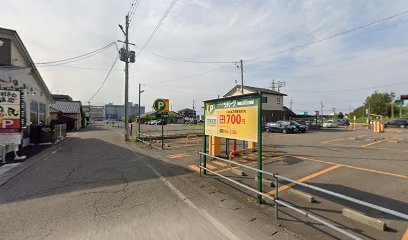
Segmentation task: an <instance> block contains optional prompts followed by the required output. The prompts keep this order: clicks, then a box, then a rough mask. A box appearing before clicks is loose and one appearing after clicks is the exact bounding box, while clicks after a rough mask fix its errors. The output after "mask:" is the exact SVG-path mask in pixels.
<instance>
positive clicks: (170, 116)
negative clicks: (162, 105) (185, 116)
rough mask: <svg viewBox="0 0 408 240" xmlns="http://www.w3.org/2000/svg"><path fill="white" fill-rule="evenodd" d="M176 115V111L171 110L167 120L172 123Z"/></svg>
mask: <svg viewBox="0 0 408 240" xmlns="http://www.w3.org/2000/svg"><path fill="white" fill-rule="evenodd" d="M175 117H176V113H175V112H169V117H168V118H167V122H168V123H172V122H174V118H175Z"/></svg>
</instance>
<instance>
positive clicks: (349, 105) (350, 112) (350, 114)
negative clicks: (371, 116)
mask: <svg viewBox="0 0 408 240" xmlns="http://www.w3.org/2000/svg"><path fill="white" fill-rule="evenodd" d="M350 120H351V105H350V104H349V121H350Z"/></svg>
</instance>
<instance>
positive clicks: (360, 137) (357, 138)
mask: <svg viewBox="0 0 408 240" xmlns="http://www.w3.org/2000/svg"><path fill="white" fill-rule="evenodd" d="M364 139H365V136H359V137H355V138H354V140H364Z"/></svg>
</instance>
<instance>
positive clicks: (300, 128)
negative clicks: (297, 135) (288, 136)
mask: <svg viewBox="0 0 408 240" xmlns="http://www.w3.org/2000/svg"><path fill="white" fill-rule="evenodd" d="M278 123H282V124H284V125H290V126H294V127H295V128H296V129H297V131H298V132H302V133H305V132H307V131H308V130H309V127H308V126H306V125H304V124H300V123H298V122H296V121H294V120H291V121H278Z"/></svg>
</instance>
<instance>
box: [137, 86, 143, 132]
mask: <svg viewBox="0 0 408 240" xmlns="http://www.w3.org/2000/svg"><path fill="white" fill-rule="evenodd" d="M143 92H144V90H142V84H140V83H139V111H138V115H139V116H138V121H137V136H138V138H140V121H141V119H140V115H141V114H140V108H141V107H140V106H141V105H140V104H141V103H140V95H142V93H143Z"/></svg>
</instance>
